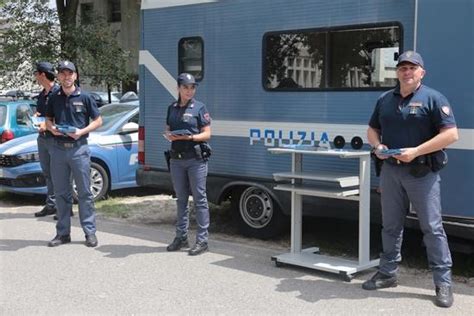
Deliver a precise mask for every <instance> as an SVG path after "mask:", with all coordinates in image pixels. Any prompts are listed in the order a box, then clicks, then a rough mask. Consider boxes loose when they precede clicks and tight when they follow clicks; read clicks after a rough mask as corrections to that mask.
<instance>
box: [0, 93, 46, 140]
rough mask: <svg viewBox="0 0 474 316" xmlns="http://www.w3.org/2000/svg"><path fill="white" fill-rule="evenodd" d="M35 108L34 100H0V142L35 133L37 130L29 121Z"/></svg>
mask: <svg viewBox="0 0 474 316" xmlns="http://www.w3.org/2000/svg"><path fill="white" fill-rule="evenodd" d="M35 108H36V103H35V102H34V101H29V100H21V101H8V100H6V101H1V100H0V143H5V142H7V141H10V140H12V139H14V138H18V137H21V136H24V135H28V134H33V133H37V132H38V131H37V129H36V128H35V127H34V126H33V122H32V121H31V116H32V115H33V114H34V112H35Z"/></svg>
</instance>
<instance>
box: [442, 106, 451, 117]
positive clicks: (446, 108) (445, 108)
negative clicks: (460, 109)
mask: <svg viewBox="0 0 474 316" xmlns="http://www.w3.org/2000/svg"><path fill="white" fill-rule="evenodd" d="M441 111H443V113H444V114H445V115H447V116H449V114H450V113H451V110H450V108H449V105H443V106H442V107H441Z"/></svg>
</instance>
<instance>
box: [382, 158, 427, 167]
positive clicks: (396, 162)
mask: <svg viewBox="0 0 474 316" xmlns="http://www.w3.org/2000/svg"><path fill="white" fill-rule="evenodd" d="M384 161H386V162H388V163H389V164H391V165H394V166H415V165H424V164H425V163H426V160H425V157H424V156H420V157H416V158H415V159H413V160H412V161H410V162H403V161H401V160H398V159H397V158H394V157H388V158H387V159H385V160H384Z"/></svg>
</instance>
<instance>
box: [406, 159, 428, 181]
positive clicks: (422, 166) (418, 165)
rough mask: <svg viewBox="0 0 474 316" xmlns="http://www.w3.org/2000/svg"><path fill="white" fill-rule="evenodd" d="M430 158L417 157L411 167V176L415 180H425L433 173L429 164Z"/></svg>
mask: <svg viewBox="0 0 474 316" xmlns="http://www.w3.org/2000/svg"><path fill="white" fill-rule="evenodd" d="M428 159H429V157H428V156H419V157H416V158H415V160H414V161H413V162H412V165H411V167H410V174H411V175H412V176H414V177H415V178H423V177H424V176H426V175H427V174H428V173H430V172H431V168H430V166H429V163H428Z"/></svg>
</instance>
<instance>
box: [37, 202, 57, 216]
mask: <svg viewBox="0 0 474 316" xmlns="http://www.w3.org/2000/svg"><path fill="white" fill-rule="evenodd" d="M53 214H56V208H54V207H51V206H47V205H46V206H45V207H43V209H42V210H41V211H39V212H36V213H35V217H43V216H48V215H53Z"/></svg>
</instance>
